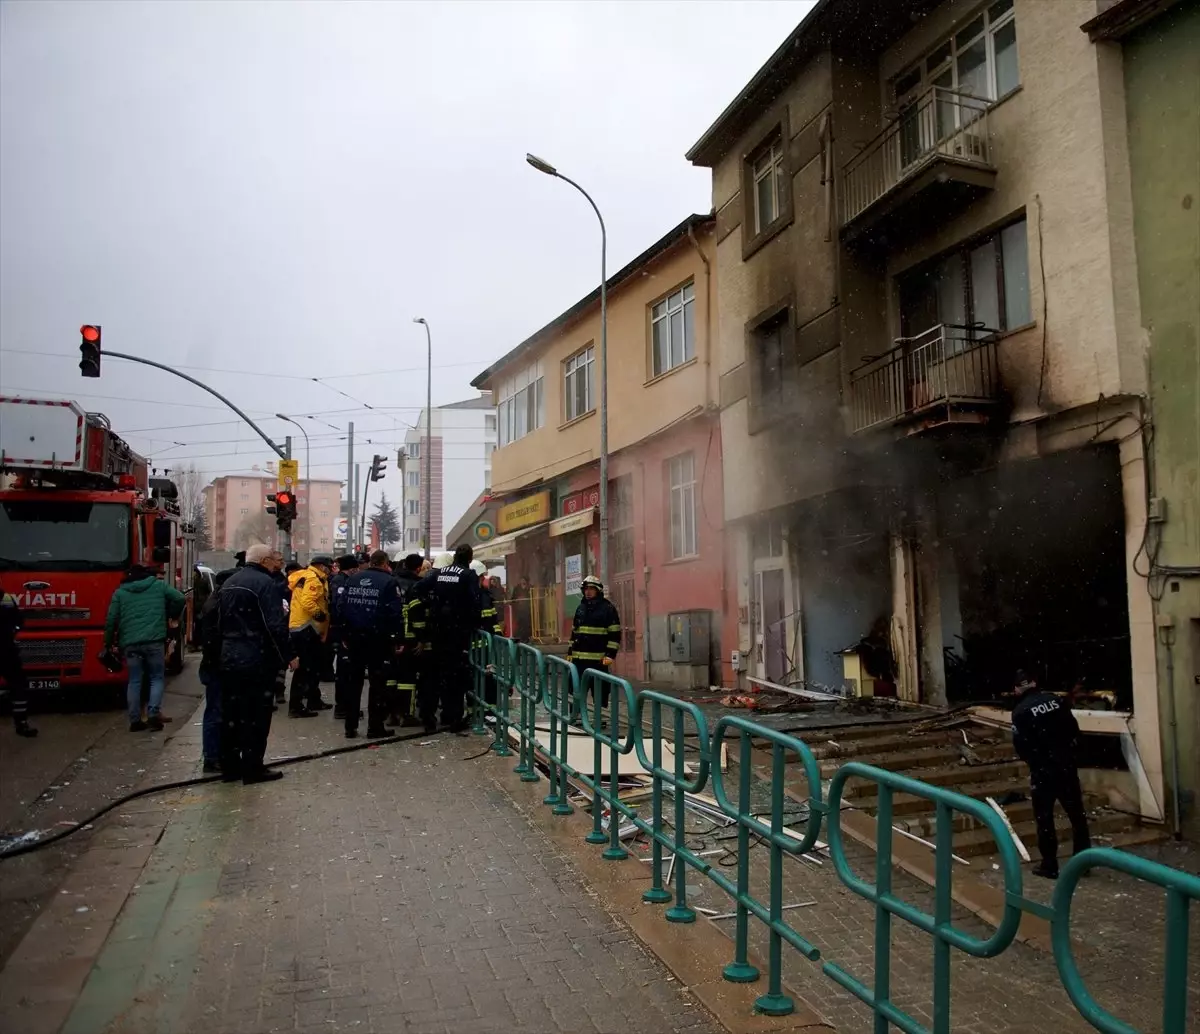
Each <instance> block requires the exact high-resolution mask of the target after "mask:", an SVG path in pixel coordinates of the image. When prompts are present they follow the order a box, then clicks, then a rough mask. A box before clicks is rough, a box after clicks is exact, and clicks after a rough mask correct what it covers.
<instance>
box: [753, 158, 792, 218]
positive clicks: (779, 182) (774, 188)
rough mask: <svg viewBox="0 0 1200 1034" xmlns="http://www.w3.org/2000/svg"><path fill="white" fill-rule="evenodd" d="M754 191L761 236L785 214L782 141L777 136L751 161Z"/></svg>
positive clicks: (785, 186) (756, 216)
mask: <svg viewBox="0 0 1200 1034" xmlns="http://www.w3.org/2000/svg"><path fill="white" fill-rule="evenodd" d="M750 172H751V176H752V177H753V189H754V232H755V233H756V234H758V233H762V232H763V231H764V230H765V229H767V228H768V227H769V226H770V225H771V224H772V223H773V222H775V220H776V219H778V218H779V217H780V216H781V215H783V210H784V191H785V190H786V188H787V184H786V182H785V179H786V177H785V175H784V170H783V139H782V138H781V137H779V136H776V137H775V138H774V139H772V140H771V141H770V142H769V143H767V144H765V145H764V146H763V148H762V150H761V151H760V152H759V153H758V155H757V156H756V157H755V158H754V160H753V161H752V162H751V166H750Z"/></svg>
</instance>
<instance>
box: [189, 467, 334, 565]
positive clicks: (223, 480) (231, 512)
mask: <svg viewBox="0 0 1200 1034" xmlns="http://www.w3.org/2000/svg"><path fill="white" fill-rule="evenodd" d="M276 488H277V485H276V479H275V477H274V476H271V477H237V476H229V477H220V478H216V479H215V480H214V481H213V482H212V483H211V484H210V485H209V486H207V487H206V488H205V490H204V498H205V514H206V517H207V519H208V528H209V534H210V535H211V536H212V544H213V548H214V549H221V550H229V549H233V548H235V544H234V540H235V536H236V535H237V532H238V528H239V527H240V526H241V525H242V523H243V522H244V521H246V520H247V519H248V518H250V517H253V516H254V515H256V514H265V513H266V506H267V495H268V494H270V493H273V492H275V491H276ZM310 494H311V509H312V537H313V541H312V544H311V552H314V553H318V552H330V551H331V550H332V549H333V536H334V530H335V528H336V526H337V520H338V515H339V508H340V505H341V496H342V483H341V482H340V481H316V480H314V481H312V482H302V483H301V484H300V487H299V488H298V489H297V491H296V501H297V519H296V521H295V522H294V524H293V526H292V547H293V548H294V549H296V550H301V551H304V552H305V553H308V552H310V545H309V543H308V541H307V537H306V533H307V529H308V523H307V518H308V508H309V505H310V503H309V497H310ZM270 523H271V525H272V526H273V524H274V522H273V519H272V520H271V521H270Z"/></svg>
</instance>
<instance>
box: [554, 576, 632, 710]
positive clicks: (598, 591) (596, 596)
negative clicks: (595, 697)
mask: <svg viewBox="0 0 1200 1034" xmlns="http://www.w3.org/2000/svg"><path fill="white" fill-rule="evenodd" d="M582 588H583V599H582V600H580V601H579V606H578V607H577V608H576V609H575V620H574V623H573V625H572V627H571V647H570V649H569V650H568V651H567V660H569V661H572V662H573V663H574V664H575V670H576V671H578V672H579V684H580V685H581V686H582V685H583V677H584V674H585V673H586V672H588V671H590V670H593V669H594V670H597V671H608V669H609V668H611V667H612V664H613V661H615V660H616V659H617V651H618V650H620V649H621V616H620V615H619V614H618V613H617V608H616V607H615V606H613V604H612V602H611V601H609V600H606V599H605V598H604V583H603V582H602V581H600V579H599V578H597V577H596V576H595V575H590V574H589V575H588V576H587V577H586V578H585V579H584V580H583V585H582ZM609 688H610V687H609V684H608V683H607V682H603V683H601V685H600V707H601V708H602V709H603V710H605V711H607V710H608V694H609Z"/></svg>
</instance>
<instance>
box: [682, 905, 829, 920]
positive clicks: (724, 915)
mask: <svg viewBox="0 0 1200 1034" xmlns="http://www.w3.org/2000/svg"><path fill="white" fill-rule="evenodd" d="M815 904H816V902H815V901H797V902H796V903H795V904H794V905H784V906H783V911H784V912H786V911H787V910H788V909H791V908H810V907H812V906H813V905H815ZM696 911H697V912H699V911H700V909H696ZM736 917H737V913H736V912H721V913H720V914H719V915H714V916H711V917H710V918H712V919H734V918H736Z"/></svg>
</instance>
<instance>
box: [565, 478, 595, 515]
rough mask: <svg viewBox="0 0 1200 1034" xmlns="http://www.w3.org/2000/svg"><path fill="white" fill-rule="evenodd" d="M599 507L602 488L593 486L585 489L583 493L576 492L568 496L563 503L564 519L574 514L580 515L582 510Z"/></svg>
mask: <svg viewBox="0 0 1200 1034" xmlns="http://www.w3.org/2000/svg"><path fill="white" fill-rule="evenodd" d="M599 505H600V486H599V485H593V486H592V487H591V488H585V489H584V490H583V491H582V492H575V493H573V494H571V495H569V496H567V497H566V498H565V499H564V500H563V501H562V512H563V516H564V517H569V516H570V515H571V514H573V513H579V511H580V510H586V509H588V508H589V507H593V506H599Z"/></svg>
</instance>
